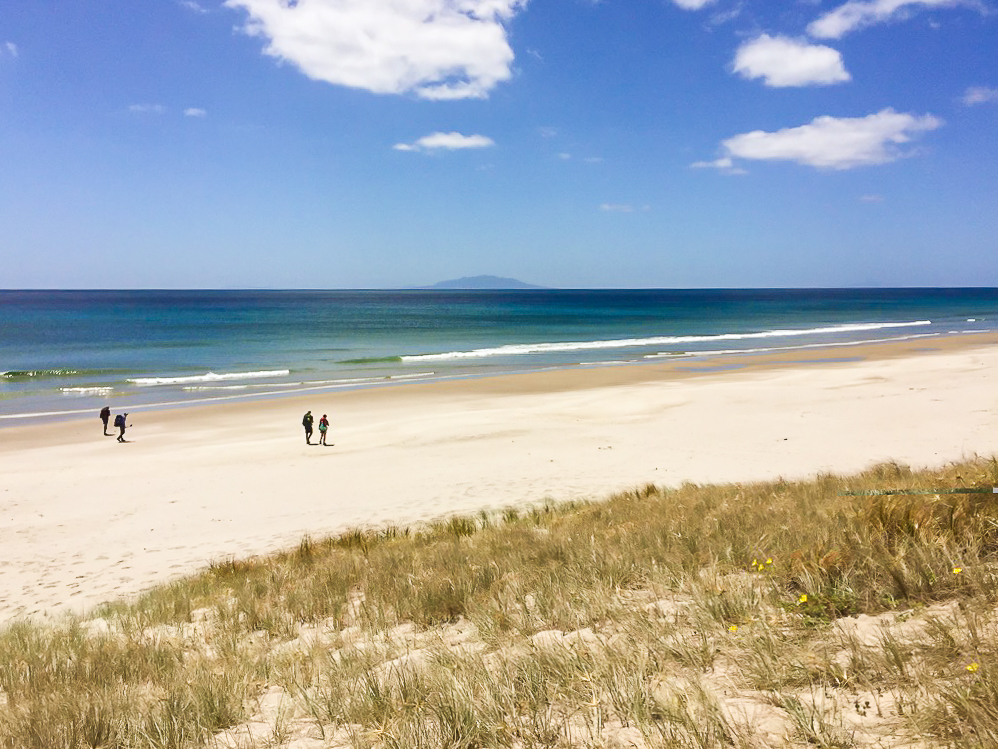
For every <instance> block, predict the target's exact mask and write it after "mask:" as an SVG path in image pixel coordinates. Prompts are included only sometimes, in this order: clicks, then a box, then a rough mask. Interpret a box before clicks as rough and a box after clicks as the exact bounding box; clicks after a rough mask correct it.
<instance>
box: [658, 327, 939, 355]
mask: <svg viewBox="0 0 998 749" xmlns="http://www.w3.org/2000/svg"><path fill="white" fill-rule="evenodd" d="M938 335H939V334H938V333H918V334H915V335H900V336H893V337H891V338H867V339H864V340H862V341H832V342H828V343H802V344H800V345H799V346H766V347H760V348H728V349H713V350H711V351H687V352H684V353H683V354H682V355H683V356H726V355H730V354H766V353H771V352H773V351H802V350H804V349H810V348H833V347H835V346H862V345H863V344H864V343H891V342H894V341H911V340H914V339H916V338H936V337H937V336H938ZM644 358H645V359H675V358H676V354H674V353H670V352H663V353H661V354H647V355H646V356H645V357H644Z"/></svg>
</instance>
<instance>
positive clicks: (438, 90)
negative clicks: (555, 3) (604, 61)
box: [225, 0, 527, 99]
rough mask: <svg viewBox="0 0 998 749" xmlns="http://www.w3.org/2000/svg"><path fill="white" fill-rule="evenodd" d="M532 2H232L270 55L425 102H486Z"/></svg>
mask: <svg viewBox="0 0 998 749" xmlns="http://www.w3.org/2000/svg"><path fill="white" fill-rule="evenodd" d="M526 2H527V0H479V1H478V2H471V1H470V0H406V1H405V2H398V0H363V1H362V2H360V1H353V2H344V1H343V0H309V2H288V1H287V0H226V2H225V5H226V6H227V7H229V8H239V9H242V10H244V11H246V12H247V13H248V14H249V20H248V21H247V22H246V24H245V26H244V27H243V28H244V30H245V32H246V33H248V34H250V35H251V36H256V37H260V38H262V39H264V40H265V41H266V46H265V47H264V52H265V54H267V55H270V56H271V57H275V58H277V59H279V60H285V61H287V62H290V63H292V64H293V65H295V66H296V67H297V68H298V69H299V70H301V71H302V72H303V73H304V74H305V75H307V76H308V77H310V78H313V79H315V80H319V81H325V82H327V83H333V84H337V85H340V86H348V87H351V88H359V89H364V90H367V91H371V92H373V93H377V94H403V93H415V95H416V96H419V97H421V98H423V99H468V98H485V97H486V96H488V93H489V91H491V90H492V89H493V88H494V87H495V86H496V85H498V84H499V83H501V82H503V81H505V80H508V79H509V78H510V77H511V75H512V71H511V65H512V62H513V50H512V48H511V47H510V45H509V42H508V40H507V35H506V28H505V26H504V24H505V23H506V22H508V21H509V20H511V19H512V18H513V16H514V15H516V13H517V12H518V11H520V10H521V9H522V8H523V7H525V5H526Z"/></svg>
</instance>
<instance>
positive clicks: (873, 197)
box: [859, 195, 884, 203]
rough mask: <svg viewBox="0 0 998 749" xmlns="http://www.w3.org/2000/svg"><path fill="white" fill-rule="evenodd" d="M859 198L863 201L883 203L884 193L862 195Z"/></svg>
mask: <svg viewBox="0 0 998 749" xmlns="http://www.w3.org/2000/svg"><path fill="white" fill-rule="evenodd" d="M859 199H860V201H861V202H863V203H883V202H884V196H883V195H860V196H859Z"/></svg>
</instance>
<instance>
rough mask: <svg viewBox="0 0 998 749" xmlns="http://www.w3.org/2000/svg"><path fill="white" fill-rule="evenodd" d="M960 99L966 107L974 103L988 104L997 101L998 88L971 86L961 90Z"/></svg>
mask: <svg viewBox="0 0 998 749" xmlns="http://www.w3.org/2000/svg"><path fill="white" fill-rule="evenodd" d="M962 101H963V103H964V104H966V105H967V106H968V107H972V106H974V105H975V104H990V103H992V102H998V88H988V87H987V86H971V87H970V88H968V89H967V90H966V91H964V92H963V99H962Z"/></svg>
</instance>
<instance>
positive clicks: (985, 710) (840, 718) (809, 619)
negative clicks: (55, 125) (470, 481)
mask: <svg viewBox="0 0 998 749" xmlns="http://www.w3.org/2000/svg"><path fill="white" fill-rule="evenodd" d="M995 485H998V464H996V461H995V460H993V459H992V460H972V461H967V462H964V463H960V464H957V465H952V466H948V467H946V468H944V469H940V470H935V471H924V472H913V471H911V470H909V469H907V468H906V467H904V466H901V465H897V464H885V465H880V466H877V467H875V468H873V469H870V470H869V471H866V472H865V473H862V474H860V475H857V476H851V477H837V476H820V477H818V478H816V479H814V480H812V481H806V482H786V481H776V482H768V483H758V484H732V485H704V486H698V485H691V484H688V485H684V486H681V487H679V488H676V489H663V488H659V487H655V486H650V485H649V486H646V487H643V488H639V489H636V490H634V491H631V492H626V493H622V494H618V495H615V496H613V497H610V498H608V499H606V500H604V501H599V502H595V501H594V502H576V503H571V504H566V505H552V504H546V505H543V506H538V507H532V508H527V509H512V508H511V509H508V510H505V511H502V512H500V513H495V514H485V513H480V514H479V515H477V516H474V517H452V518H446V519H442V520H440V521H437V522H435V523H431V524H429V525H426V526H422V527H418V528H401V527H398V526H389V527H385V528H382V529H369V530H362V529H359V530H354V531H351V532H349V533H345V534H343V535H340V536H338V537H335V538H328V539H310V538H305V539H303V540H302V541H301V543H300V544H299V545H298V546H297V547H296V548H293V549H290V550H288V551H286V552H283V553H280V554H276V555H274V556H271V557H266V558H254V559H249V560H235V559H232V560H226V561H223V562H219V563H217V564H215V565H212V566H211V567H210V568H209V569H207V570H205V571H204V572H203V573H201V574H199V575H197V576H194V577H191V578H188V579H185V580H181V581H179V582H174V583H171V584H169V585H165V586H162V587H159V588H156V589H153V590H151V591H149V592H148V593H146V594H144V595H142V596H141V597H139V598H138V599H137V600H135V601H132V602H128V603H123V602H119V603H114V604H108V605H106V606H104V607H102V608H101V609H99V610H98V611H96V612H95V613H94V614H93V616H92V617H91V618H90V619H87V620H82V621H81V620H75V619H67V620H65V621H64V622H62V623H60V624H57V625H42V624H35V623H31V622H18V623H15V624H13V625H10V626H8V627H6V628H5V629H4V630H3V631H2V632H0V747H4V748H9V749H35V748H37V749H59V748H63V747H64V748H66V749H70V748H71V749H77V748H78V747H94V748H96V747H102V748H105V747H106V748H108V749H110V748H112V747H114V748H121V749H131V748H132V747H136V748H138V747H143V748H145V747H150V748H152V747H156V748H162V749H186V748H187V747H201V746H206V747H211V746H225V747H275V746H289V747H291V746H294V747H305V748H307V749H311V747H340V746H342V747H358V748H359V747H379V748H381V747H386V748H387V747H400V748H406V749H409V748H410V747H411V748H418V747H454V748H455V749H457V748H461V747H469V748H471V747H509V748H510V749H512V748H523V749H527V748H529V747H614V746H621V747H623V746H635V747H697V748H698V749H706V748H708V747H744V748H745V749H749V748H751V747H765V746H812V747H813V746H820V747H850V746H870V747H874V746H876V747H889V746H897V747H901V746H904V747H909V746H926V747H936V746H938V747H961V748H962V747H967V748H969V747H984V746H996V745H998V639H996V633H998V616H996V612H995V597H996V593H998V495H986V494H947V493H940V494H938V495H935V494H925V493H922V494H911V495H903V494H891V495H858V496H857V495H855V494H852V495H850V494H846V492H854V493H855V492H871V491H874V490H897V489H917V490H926V489H944V488H967V487H991V486H995Z"/></svg>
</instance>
